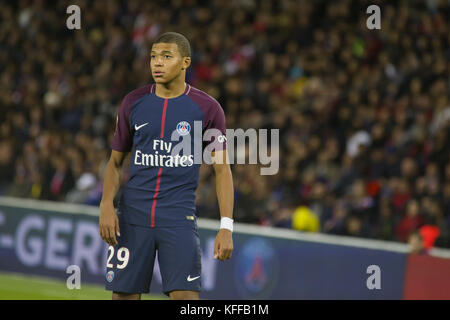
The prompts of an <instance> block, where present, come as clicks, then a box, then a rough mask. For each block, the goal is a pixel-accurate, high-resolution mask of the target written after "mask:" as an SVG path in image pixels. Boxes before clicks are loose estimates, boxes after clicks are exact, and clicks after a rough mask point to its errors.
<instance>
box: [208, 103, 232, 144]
mask: <svg viewBox="0 0 450 320" xmlns="http://www.w3.org/2000/svg"><path fill="white" fill-rule="evenodd" d="M209 129H212V130H211V131H210V132H211V135H212V136H211V138H210V140H209V141H205V144H204V147H205V146H206V145H209V144H210V143H213V145H212V146H213V147H214V150H215V151H219V150H226V149H227V137H226V136H227V133H226V132H227V130H226V123H225V113H224V112H223V109H222V107H221V105H220V104H219V103H218V102H217V101H214V107H213V108H211V112H210V115H209V117H208V119H207V120H206V126H205V132H206V130H209Z"/></svg>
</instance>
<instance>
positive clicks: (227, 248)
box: [214, 229, 233, 261]
mask: <svg viewBox="0 0 450 320" xmlns="http://www.w3.org/2000/svg"><path fill="white" fill-rule="evenodd" d="M232 253H233V237H232V232H231V231H230V230H227V229H220V230H219V232H218V233H217V237H216V241H215V242H214V259H219V260H221V261H225V260H227V259H230V258H231V255H232Z"/></svg>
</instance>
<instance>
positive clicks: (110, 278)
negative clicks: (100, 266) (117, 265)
mask: <svg viewBox="0 0 450 320" xmlns="http://www.w3.org/2000/svg"><path fill="white" fill-rule="evenodd" d="M113 279H114V271H109V272H108V273H107V274H106V280H107V281H108V282H112V281H113Z"/></svg>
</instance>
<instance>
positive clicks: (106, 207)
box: [98, 203, 120, 246]
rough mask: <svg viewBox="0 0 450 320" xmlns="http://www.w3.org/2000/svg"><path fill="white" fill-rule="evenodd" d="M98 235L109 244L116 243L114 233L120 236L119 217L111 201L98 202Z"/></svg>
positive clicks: (113, 244)
mask: <svg viewBox="0 0 450 320" xmlns="http://www.w3.org/2000/svg"><path fill="white" fill-rule="evenodd" d="M98 225H99V231H100V237H102V239H103V240H104V241H105V242H106V243H108V244H109V245H111V246H115V245H116V244H117V239H116V235H117V236H119V237H120V230H119V218H118V217H117V213H116V209H114V205H113V204H112V203H100V218H99V223H98Z"/></svg>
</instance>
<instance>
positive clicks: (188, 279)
mask: <svg viewBox="0 0 450 320" xmlns="http://www.w3.org/2000/svg"><path fill="white" fill-rule="evenodd" d="M198 278H200V276H198V277H194V278H191V275H188V277H187V281H189V282H191V281H194V280H196V279H198Z"/></svg>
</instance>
